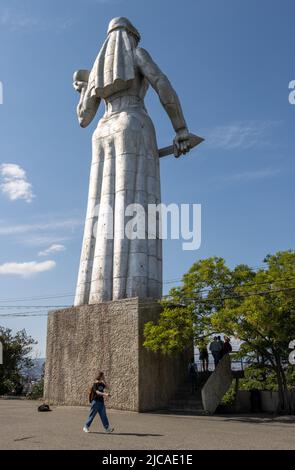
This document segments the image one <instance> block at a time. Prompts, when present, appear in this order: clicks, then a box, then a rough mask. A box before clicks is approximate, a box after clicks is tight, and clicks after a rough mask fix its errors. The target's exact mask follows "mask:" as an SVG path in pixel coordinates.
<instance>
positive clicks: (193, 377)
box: [188, 358, 198, 395]
mask: <svg viewBox="0 0 295 470" xmlns="http://www.w3.org/2000/svg"><path fill="white" fill-rule="evenodd" d="M188 377H189V381H190V384H191V393H192V395H193V394H194V393H195V392H196V391H197V382H198V367H197V364H196V363H195V360H194V358H192V359H191V361H190V363H189V365H188Z"/></svg>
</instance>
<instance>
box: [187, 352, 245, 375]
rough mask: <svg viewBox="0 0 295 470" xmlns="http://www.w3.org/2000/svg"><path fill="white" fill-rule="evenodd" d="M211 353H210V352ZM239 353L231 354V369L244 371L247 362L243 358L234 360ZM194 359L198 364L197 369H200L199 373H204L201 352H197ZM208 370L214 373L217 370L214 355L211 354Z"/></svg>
mask: <svg viewBox="0 0 295 470" xmlns="http://www.w3.org/2000/svg"><path fill="white" fill-rule="evenodd" d="M208 352H209V351H208ZM237 352H238V351H232V352H231V353H230V357H231V367H232V370H244V369H245V365H246V362H245V360H243V358H241V359H235V358H234V355H235V354H236V353H237ZM194 358H195V363H196V364H197V367H198V371H199V372H202V370H203V369H202V365H203V362H202V361H201V360H200V353H199V352H195V355H194ZM208 370H209V371H211V372H213V371H214V370H215V367H214V359H213V356H212V354H211V353H210V352H209V357H208Z"/></svg>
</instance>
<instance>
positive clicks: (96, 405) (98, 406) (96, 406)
mask: <svg viewBox="0 0 295 470" xmlns="http://www.w3.org/2000/svg"><path fill="white" fill-rule="evenodd" d="M97 413H98V414H99V416H100V419H101V422H102V424H103V426H104V428H105V429H108V427H109V420H108V417H107V413H106V409H105V406H104V403H103V402H101V401H97V400H93V401H92V403H91V408H90V414H89V417H88V419H87V421H86V423H85V426H86V427H87V428H89V427H90V426H91V424H92V421H93V420H94V418H95V416H96V415H97Z"/></svg>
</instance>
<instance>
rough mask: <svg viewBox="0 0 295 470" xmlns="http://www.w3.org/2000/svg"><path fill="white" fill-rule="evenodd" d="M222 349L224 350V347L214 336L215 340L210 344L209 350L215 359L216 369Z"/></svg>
mask: <svg viewBox="0 0 295 470" xmlns="http://www.w3.org/2000/svg"><path fill="white" fill-rule="evenodd" d="M221 348H222V346H221V344H220V342H219V341H218V338H217V336H214V339H213V341H212V343H211V344H210V346H209V349H210V351H211V354H212V356H213V359H214V366H215V368H216V367H217V365H218V363H219V361H220V353H221Z"/></svg>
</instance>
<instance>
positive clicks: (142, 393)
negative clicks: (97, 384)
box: [44, 298, 187, 411]
mask: <svg viewBox="0 0 295 470" xmlns="http://www.w3.org/2000/svg"><path fill="white" fill-rule="evenodd" d="M160 311H161V307H160V305H159V304H158V303H157V302H156V301H154V300H153V299H139V298H132V299H123V300H118V301H112V302H103V303H100V304H96V305H84V306H80V307H72V308H67V309H63V310H57V311H54V312H51V313H50V314H49V316H48V331H47V353H46V371H45V391H44V397H45V399H46V400H47V401H49V402H50V403H51V404H65V405H87V404H88V390H89V387H90V386H91V385H92V383H93V381H94V378H95V377H96V375H97V374H98V372H99V371H101V370H102V371H104V373H105V376H106V380H107V383H108V385H109V387H110V389H111V393H112V397H111V398H109V399H107V402H106V403H107V406H108V407H109V408H113V409H120V410H131V411H149V410H156V409H161V408H165V407H166V406H167V404H168V402H169V400H170V398H172V397H173V395H174V393H175V391H176V389H177V387H178V385H179V384H180V383H181V382H183V380H185V377H186V374H187V358H184V357H180V356H177V357H175V356H169V357H167V356H163V355H161V354H158V353H153V352H151V351H148V350H147V349H146V348H144V347H143V345H142V343H143V328H144V324H145V323H146V322H147V321H149V320H156V319H157V318H158V316H159V314H160Z"/></svg>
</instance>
